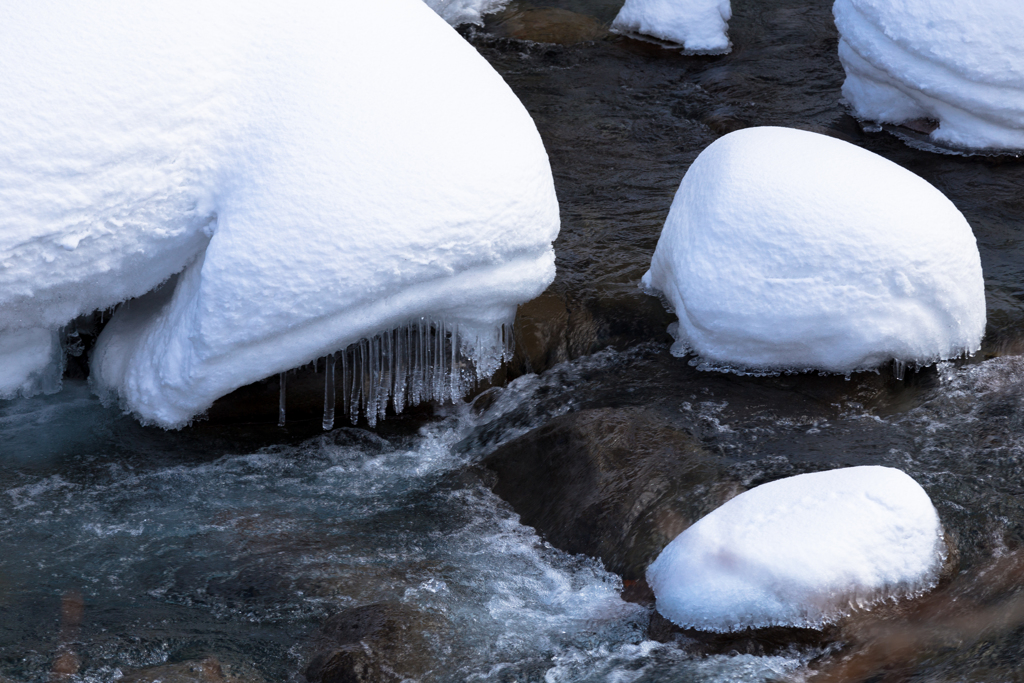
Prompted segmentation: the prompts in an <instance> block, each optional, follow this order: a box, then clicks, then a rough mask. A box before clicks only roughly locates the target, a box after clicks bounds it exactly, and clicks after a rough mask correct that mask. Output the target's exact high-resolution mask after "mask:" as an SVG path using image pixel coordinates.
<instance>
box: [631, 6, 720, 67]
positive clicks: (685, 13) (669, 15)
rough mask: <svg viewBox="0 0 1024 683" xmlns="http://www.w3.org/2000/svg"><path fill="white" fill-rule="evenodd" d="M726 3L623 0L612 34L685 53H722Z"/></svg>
mask: <svg viewBox="0 0 1024 683" xmlns="http://www.w3.org/2000/svg"><path fill="white" fill-rule="evenodd" d="M730 18H732V5H731V4H730V2H729V0H626V3H625V4H624V5H623V6H622V9H620V10H619V13H618V14H617V15H616V17H615V20H614V21H613V22H612V28H611V30H612V31H613V32H615V33H621V34H623V35H628V36H633V37H637V38H654V39H656V42H663V43H668V44H669V45H677V46H682V47H683V48H684V49H685V50H686V51H687V52H693V53H703V54H724V53H726V52H728V51H729V50H730V49H731V45H730V43H729V37H728V35H727V33H726V32H727V31H728V30H729V19H730Z"/></svg>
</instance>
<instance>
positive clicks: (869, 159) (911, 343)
mask: <svg viewBox="0 0 1024 683" xmlns="http://www.w3.org/2000/svg"><path fill="white" fill-rule="evenodd" d="M642 284H643V286H645V287H646V288H647V289H648V291H654V292H658V293H661V294H662V295H663V296H664V297H665V298H666V299H667V301H668V303H669V304H670V305H671V306H672V307H673V308H674V310H675V312H676V314H677V316H678V317H679V323H678V325H677V326H675V327H674V328H673V330H672V331H673V333H674V335H675V336H676V339H677V343H676V345H674V346H673V352H674V353H676V354H677V355H684V354H685V353H686V352H687V351H688V350H693V351H695V352H696V353H697V354H698V355H699V356H700V357H701V359H702V361H703V363H704V367H713V368H717V369H733V370H746V371H753V372H777V371H784V370H807V369H817V370H824V371H829V372H837V373H848V372H853V371H857V370H870V369H875V368H877V367H878V366H879V365H881V364H882V363H884V362H887V361H889V360H892V359H895V360H898V361H901V362H905V363H916V364H928V363H931V362H934V361H936V360H939V359H948V358H952V357H956V356H959V355H961V354H962V353H964V352H969V353H973V352H974V351H976V350H977V349H978V348H980V345H981V338H982V335H983V334H984V331H985V292H984V282H983V280H982V273H981V259H980V257H979V254H978V248H977V244H976V242H975V239H974V235H973V233H972V232H971V228H970V226H969V225H968V224H967V221H966V219H964V217H963V215H962V214H961V213H960V212H959V211H958V210H957V209H956V207H955V206H953V204H952V203H951V202H950V201H949V200H948V199H946V197H945V196H944V195H943V194H942V193H941V192H939V191H938V190H936V189H935V188H934V187H932V186H931V185H930V184H928V183H927V182H925V181H924V180H923V179H921V178H920V177H918V176H916V175H914V174H913V173H910V172H909V171H907V170H905V169H903V168H901V167H900V166H897V165H896V164H894V163H892V162H890V161H888V160H886V159H883V158H882V157H880V156H878V155H876V154H873V153H871V152H868V151H866V150H863V149H861V148H859V147H856V146H855V145H851V144H848V143H846V142H842V141H840V140H837V139H834V138H831V137H828V136H824V135H818V134H816V133H809V132H806V131H800V130H794V129H788V128H771V127H766V128H747V129H744V130H740V131H736V132H734V133H730V134H729V135H726V136H724V137H722V138H720V139H718V140H717V141H715V142H714V143H712V144H711V145H710V146H709V147H708V148H707V149H705V150H704V151H703V152H702V153H701V154H700V156H698V157H697V159H696V161H694V163H693V165H692V166H690V169H689V170H688V171H687V172H686V175H685V177H684V178H683V181H682V184H681V185H680V186H679V190H678V191H677V192H676V196H675V199H674V200H673V202H672V208H671V210H670V211H669V215H668V219H667V220H666V221H665V227H664V230H663V231H662V233H661V237H660V239H659V240H658V246H657V249H656V250H655V253H654V258H653V259H652V261H651V268H650V270H649V271H648V272H647V274H646V275H644V277H643V281H642Z"/></svg>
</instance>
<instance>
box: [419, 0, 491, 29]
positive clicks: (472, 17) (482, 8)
mask: <svg viewBox="0 0 1024 683" xmlns="http://www.w3.org/2000/svg"><path fill="white" fill-rule="evenodd" d="M423 1H424V2H426V3H427V5H429V6H430V8H431V9H433V10H434V11H435V12H437V13H438V14H440V15H441V17H442V18H443V19H444V20H445V21H447V22H448V23H449V24H451V25H452V26H461V25H462V24H476V25H478V26H480V25H482V24H483V23H484V20H483V16H484V15H485V14H491V13H492V12H499V11H501V10H503V9H505V5H507V4H508V3H509V0H423Z"/></svg>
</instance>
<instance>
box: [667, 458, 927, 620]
mask: <svg viewBox="0 0 1024 683" xmlns="http://www.w3.org/2000/svg"><path fill="white" fill-rule="evenodd" d="M944 560H945V544H944V543H943V539H942V527H941V524H940V523H939V516H938V513H937V512H936V510H935V507H934V506H933V505H932V502H931V500H930V499H929V498H928V494H927V493H925V491H924V490H923V489H922V488H921V487H920V486H919V485H918V484H917V482H915V481H914V480H913V479H911V478H910V477H909V476H907V475H906V474H904V473H903V472H900V471H899V470H896V469H892V468H888V467H875V466H871V467H850V468H846V469H838V470H831V471H828V472H816V473H813V474H801V475H799V476H795V477H789V478H787V479H780V480H778V481H774V482H771V483H768V484H762V485H761V486H758V487H756V488H754V489H751V490H749V491H747V492H745V493H742V494H740V495H739V496H737V497H736V498H733V499H732V500H730V501H729V502H727V503H726V504H725V505H723V506H722V507H720V508H718V509H716V510H715V511H714V512H712V513H711V514H709V515H708V516H707V517H704V518H703V519H701V520H700V521H699V522H697V523H696V524H694V525H693V526H691V527H690V528H689V529H687V530H686V531H684V532H683V533H681V534H680V535H679V536H677V537H676V538H675V540H673V541H672V542H671V543H670V544H669V545H668V546H667V547H666V548H665V549H664V550H663V551H662V553H661V555H659V556H658V559H657V560H655V561H654V562H653V563H652V564H651V566H650V567H649V568H648V570H647V581H648V583H649V584H650V585H651V588H652V589H653V590H654V594H655V596H656V597H657V609H658V611H659V612H661V613H662V614H663V615H665V616H666V617H667V618H668V619H670V620H671V621H673V622H674V623H676V624H678V625H679V626H683V627H686V628H696V629H701V630H707V631H719V632H726V631H739V630H743V629H746V628H763V627H767V626H793V627H800V628H820V627H822V626H824V625H825V624H828V623H830V622H833V621H835V620H836V619H838V618H840V617H842V616H843V615H845V614H848V613H849V612H850V611H851V610H852V609H859V608H865V607H869V606H870V605H872V604H874V603H877V602H878V601H881V600H885V599H893V598H899V597H906V596H911V595H915V594H918V593H920V592H923V591H925V590H928V589H930V588H932V587H934V586H935V584H936V583H937V582H938V579H939V573H940V571H941V569H942V564H943V562H944Z"/></svg>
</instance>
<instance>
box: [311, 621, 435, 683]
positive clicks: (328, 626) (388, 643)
mask: <svg viewBox="0 0 1024 683" xmlns="http://www.w3.org/2000/svg"><path fill="white" fill-rule="evenodd" d="M445 626H446V624H445V623H444V622H443V620H442V619H441V617H438V616H436V615H430V614H426V613H424V612H421V611H419V610H416V609H414V608H412V607H409V606H407V605H401V604H397V603H395V604H392V603H382V604H374V605H364V606H362V607H356V608H354V609H350V610H345V611H344V612H339V613H338V614H335V615H334V616H332V617H331V618H330V619H328V620H327V621H326V622H325V623H324V625H323V626H322V627H321V629H320V633H319V634H318V636H317V638H316V641H315V654H314V655H313V656H312V658H311V659H310V660H309V663H308V664H307V665H306V668H305V670H304V671H303V672H302V673H303V675H304V676H305V677H306V680H307V681H309V683H385V682H391V681H394V682H395V683H398V682H399V681H402V680H405V679H409V678H415V679H420V678H422V677H423V676H425V675H426V674H428V673H429V672H430V671H431V670H432V669H434V668H435V664H436V662H435V661H434V659H433V657H432V655H431V653H432V652H433V649H432V647H431V646H430V642H429V639H430V635H431V634H435V635H436V634H438V633H439V632H440V631H442V630H444V628H445Z"/></svg>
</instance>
